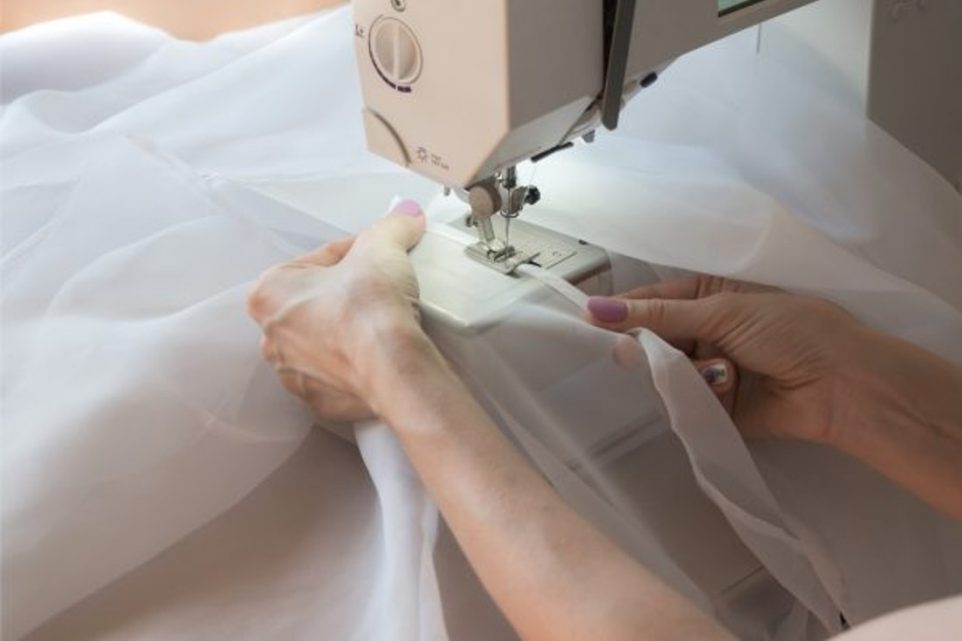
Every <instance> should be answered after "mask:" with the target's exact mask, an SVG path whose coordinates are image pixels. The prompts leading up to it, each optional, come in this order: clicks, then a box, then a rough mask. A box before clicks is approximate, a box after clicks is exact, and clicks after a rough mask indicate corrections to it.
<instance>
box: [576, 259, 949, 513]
mask: <svg viewBox="0 0 962 641" xmlns="http://www.w3.org/2000/svg"><path fill="white" fill-rule="evenodd" d="M588 313H589V315H590V317H591V321H592V322H593V323H594V324H596V325H598V326H600V327H604V328H607V329H611V330H615V331H628V330H631V329H636V328H639V327H643V328H646V329H650V330H652V331H653V332H655V333H656V334H658V335H659V336H661V337H662V338H663V339H665V340H666V341H668V342H670V343H672V344H673V345H674V346H675V347H677V348H679V349H681V350H683V351H685V352H686V353H688V355H689V357H691V358H692V359H693V360H694V362H695V366H696V367H697V368H698V369H699V370H700V371H701V372H702V374H703V376H705V379H706V382H707V383H708V384H709V386H710V387H711V388H712V389H713V391H715V393H716V394H717V395H718V397H719V399H720V400H721V402H722V404H723V405H724V406H725V408H726V409H727V410H728V412H729V414H730V415H731V417H732V419H733V421H734V422H735V424H736V425H737V426H738V428H739V430H740V431H741V432H742V434H744V435H745V436H750V437H776V438H789V439H800V440H806V441H813V442H817V443H823V444H826V445H830V446H833V447H835V448H837V449H840V450H843V451H846V452H848V453H849V454H851V455H853V456H855V457H856V458H859V459H861V460H862V461H864V462H866V463H867V464H869V465H871V466H872V467H874V468H876V469H877V470H878V471H880V472H882V473H883V474H885V475H886V476H888V477H889V478H891V479H892V480H894V481H895V482H897V483H899V484H900V485H902V486H904V487H906V488H907V489H909V490H911V491H913V492H915V493H916V494H917V495H919V496H920V497H921V498H923V499H924V500H926V501H928V502H929V503H931V504H932V505H933V506H935V507H936V508H938V509H940V510H942V511H944V512H946V513H948V514H950V515H952V516H954V517H956V518H962V367H960V366H959V365H956V364H954V363H950V362H949V361H946V360H944V359H942V358H940V357H939V356H937V355H935V354H933V353H931V352H928V351H926V350H924V349H922V348H920V347H918V346H916V345H913V344H911V343H908V342H906V341H903V340H901V339H899V338H896V337H894V336H889V335H886V334H883V333H881V332H878V331H875V330H873V329H871V328H869V327H867V326H865V325H863V324H861V323H860V322H859V321H858V320H856V319H855V318H854V317H853V316H851V315H850V314H849V313H848V312H846V311H845V310H843V309H842V308H841V307H839V306H837V305H835V304H833V303H830V302H827V301H824V300H820V299H817V298H810V297H806V296H798V295H793V294H789V293H786V292H783V291H781V290H777V289H774V288H770V287H762V286H758V285H750V284H746V283H741V282H738V281H733V280H728V279H724V278H715V277H710V276H694V277H689V278H685V279H682V280H677V281H670V282H664V283H658V284H656V285H651V286H648V287H643V288H641V289H637V290H634V291H631V292H628V293H626V294H623V295H621V296H619V297H617V298H593V299H591V300H590V301H589V303H588Z"/></svg>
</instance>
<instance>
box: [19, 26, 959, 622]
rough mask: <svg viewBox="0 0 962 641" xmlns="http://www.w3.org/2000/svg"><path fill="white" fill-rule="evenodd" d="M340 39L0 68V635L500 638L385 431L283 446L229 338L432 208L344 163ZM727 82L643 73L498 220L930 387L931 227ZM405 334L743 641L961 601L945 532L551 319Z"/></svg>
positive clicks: (369, 168)
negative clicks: (361, 240)
mask: <svg viewBox="0 0 962 641" xmlns="http://www.w3.org/2000/svg"><path fill="white" fill-rule="evenodd" d="M350 26H351V21H350V15H349V12H348V11H347V10H337V11H333V12H328V13H323V14H320V15H318V16H315V17H312V18H310V19H305V20H295V21H290V22H286V23H281V24H279V25H271V26H269V27H265V28H262V29H259V30H255V31H251V32H245V33H241V34H233V35H229V36H225V37H222V38H219V39H216V40H214V41H211V42H209V43H204V44H194V43H185V42H179V41H176V40H173V39H171V38H169V37H167V36H166V35H164V34H162V33H159V32H157V31H154V30H151V29H148V28H145V27H142V26H139V25H135V24H132V23H130V22H128V21H125V20H123V19H121V18H118V17H116V16H110V15H99V16H91V17H85V18H80V19H76V20H71V21H65V22H61V23H57V24H55V25H43V26H40V27H37V28H34V29H30V30H26V31H23V32H19V33H14V34H10V35H6V36H4V37H3V38H2V39H0V54H2V60H3V62H2V65H3V71H4V87H3V92H4V94H3V99H4V105H3V113H2V116H0V141H2V142H0V144H2V160H3V165H2V207H3V211H2V217H0V221H2V238H0V242H2V278H3V281H2V286H3V291H2V299H3V319H2V321H3V324H2V340H3V345H2V347H3V361H2V368H3V381H2V389H3V408H2V411H3V513H2V519H3V520H2V526H3V531H2V534H3V541H2V545H3V557H2V561H3V594H2V600H3V634H4V637H5V638H6V637H7V636H9V637H10V638H21V637H24V636H29V638H31V639H62V638H77V639H83V638H98V639H100V638H118V639H120V638H132V637H138V638H155V639H167V638H211V639H221V638H248V639H263V638H292V639H300V638H303V639H316V638H323V639H328V638H330V639H358V640H360V639H397V640H398V641H407V640H420V639H424V640H427V639H441V638H445V637H450V638H452V639H459V640H460V639H473V638H478V639H496V638H505V639H510V638H513V634H512V633H511V631H510V629H509V628H508V627H507V625H506V624H505V622H504V621H503V619H501V617H500V615H498V614H497V612H496V610H495V608H494V606H493V604H492V603H491V602H490V600H489V599H488V598H487V597H486V596H485V595H484V593H483V591H482V590H481V588H480V585H479V584H478V582H477V579H476V578H475V577H474V576H473V574H472V573H471V571H470V569H469V568H468V567H467V565H466V563H465V561H464V559H463V557H462V556H461V553H460V551H459V550H458V549H457V546H456V544H455V543H454V542H453V540H452V538H451V535H450V533H448V532H447V531H446V529H445V528H444V526H443V523H442V522H441V521H440V520H439V515H438V514H437V510H436V508H435V507H434V506H433V504H432V503H431V501H430V499H429V497H428V496H427V495H426V494H425V492H424V491H423V489H422V488H421V486H420V483H419V482H418V480H417V478H416V475H415V474H414V473H413V471H412V470H411V469H410V467H409V466H408V465H407V463H406V461H405V459H404V456H403V453H402V452H401V451H400V449H399V447H398V445H397V442H396V441H395V440H394V439H393V437H392V436H391V434H390V432H389V431H388V430H387V429H386V428H385V427H384V426H379V425H377V424H372V425H364V426H356V429H354V430H351V429H347V432H349V433H350V432H353V436H354V440H355V441H356V443H348V442H345V441H344V440H341V439H340V438H337V437H335V436H333V435H332V434H331V433H330V432H327V431H323V430H314V431H311V429H310V427H311V423H312V418H311V416H310V415H309V413H308V412H307V411H306V409H305V408H303V407H302V406H301V405H300V404H298V403H297V402H296V401H295V400H294V399H292V398H290V397H289V396H287V395H286V393H285V392H284V391H283V390H282V388H281V387H280V386H279V385H278V384H277V382H276V381H275V380H274V377H273V372H271V371H270V369H269V368H268V367H266V366H265V365H263V364H262V363H261V362H260V358H259V353H258V346H257V345H258V331H257V328H256V327H255V326H254V324H253V323H252V322H251V321H249V320H248V319H247V317H246V314H245V312H244V300H245V296H246V293H247V290H248V288H249V287H250V285H251V283H252V281H253V279H254V278H256V276H257V275H258V274H259V273H260V271H262V270H263V269H265V268H267V267H268V266H270V265H272V264H274V263H276V262H278V261H282V260H285V259H287V258H290V257H292V256H294V255H296V254H298V253H299V252H302V251H304V250H306V249H309V248H311V247H313V246H315V245H316V244H317V243H320V242H323V241H325V240H329V239H333V238H336V237H340V236H342V235H344V234H345V233H349V232H354V231H357V230H359V229H362V228H363V227H365V226H366V225H367V224H369V223H370V222H371V221H372V220H374V219H375V218H376V217H377V216H379V215H380V214H381V212H383V211H384V209H385V208H386V206H387V203H388V202H389V201H390V199H391V198H392V197H393V196H395V195H397V194H401V195H405V196H410V197H415V198H419V199H421V200H422V202H425V203H431V208H430V209H431V216H432V220H433V222H434V223H435V224H437V225H440V224H442V223H443V222H444V221H446V220H448V219H450V218H452V217H454V216H456V215H458V214H459V213H460V211H461V206H460V205H459V204H458V203H456V202H454V201H452V200H446V199H442V198H439V197H437V188H436V187H435V186H434V185H431V184H429V183H427V182H426V181H423V180H421V179H418V178H416V177H414V176H411V175H408V174H406V173H404V172H401V171H400V170H398V169H396V168H394V167H393V166H391V165H389V164H388V163H386V162H382V161H380V160H378V159H376V158H374V157H372V156H370V155H368V154H367V153H366V152H365V151H364V145H363V135H362V132H361V128H360V118H359V117H358V113H359V109H360V100H359V96H358V93H357V88H356V78H355V70H354V63H353V58H352V56H353V53H352V48H351V29H350ZM751 52H752V48H751V46H750V43H749V42H748V41H747V40H746V39H745V37H744V36H736V37H734V38H732V39H729V40H727V41H725V42H722V43H718V44H716V45H714V46H712V47H709V48H707V49H704V50H701V51H699V52H696V53H695V54H692V55H691V56H689V57H687V58H685V59H683V60H681V61H679V62H678V63H676V65H674V66H673V67H672V68H671V69H669V71H668V73H666V74H665V77H664V78H663V79H662V82H661V84H660V85H659V86H656V87H655V88H653V89H652V90H650V91H649V92H647V95H645V96H641V97H640V98H639V99H638V100H637V101H636V104H634V105H632V106H631V107H630V108H629V110H628V112H627V113H626V116H625V122H624V126H623V127H622V129H620V130H619V132H618V133H617V134H614V135H603V136H600V137H599V142H598V143H596V144H595V145H593V146H590V147H582V148H579V149H577V150H574V151H571V152H567V153H565V154H559V155H557V156H555V157H553V158H552V159H551V160H550V161H548V162H546V163H543V164H542V165H541V166H539V168H538V170H537V171H538V173H537V183H538V185H539V187H540V188H541V190H542V192H543V194H544V195H545V199H544V202H543V203H542V204H541V205H540V206H539V207H537V208H533V209H532V210H531V211H530V212H529V213H527V214H526V216H527V217H528V219H529V220H531V221H533V222H539V223H541V224H544V225H546V226H549V227H551V228H553V229H556V230H559V231H563V232H565V233H568V234H571V235H573V236H576V237H579V238H584V239H586V240H589V241H591V242H594V243H595V244H598V245H601V246H603V247H606V248H609V249H610V250H611V251H612V252H613V253H614V254H615V255H614V259H613V281H614V284H615V287H616V288H619V289H621V288H623V287H628V286H631V285H632V284H637V283H638V282H642V281H650V280H653V279H655V278H659V277H667V276H669V275H673V274H677V273H679V272H681V271H684V270H698V271H707V272H711V273H715V274H721V275H729V276H733V277H738V278H745V279H749V280H755V281H759V282H764V283H768V284H772V285H777V286H781V287H785V288H788V289H791V290H794V291H800V292H806V293H813V294H817V295H820V296H824V297H827V298H830V299H832V300H835V301H837V302H839V303H840V304H842V305H844V306H846V307H847V308H848V309H850V310H851V311H852V312H853V313H855V314H856V315H858V316H859V317H860V318H862V319H863V320H865V321H866V322H868V323H870V324H872V325H874V326H876V327H879V328H881V329H884V330H886V331H889V332H892V333H895V334H897V335H900V336H903V337H905V338H907V339H909V340H912V341H915V342H917V343H919V344H921V345H923V346H925V347H927V348H929V349H932V350H934V351H936V352H938V353H940V354H942V355H943V356H945V357H947V358H950V359H953V360H956V361H959V362H962V281H960V279H959V278H958V273H959V270H960V268H962V201H960V198H959V195H958V194H957V193H955V192H954V191H952V189H951V188H950V187H949V185H948V184H946V183H945V182H944V181H942V180H941V179H940V178H939V177H938V176H937V175H936V174H935V172H933V171H932V170H931V169H930V168H928V167H927V166H925V165H924V164H923V163H921V161H919V160H918V159H916V158H914V157H913V156H912V155H911V154H909V153H908V152H907V151H906V150H904V149H903V148H901V147H900V146H899V145H898V144H897V143H896V142H894V141H893V140H892V139H890V138H889V137H888V136H886V135H885V134H884V133H882V132H881V131H879V130H878V129H877V128H875V127H874V126H873V125H871V124H870V123H868V122H866V121H865V120H864V119H863V118H862V117H861V116H860V115H859V114H858V113H857V110H856V109H854V108H853V107H852V106H851V105H847V104H845V103H844V101H841V100H839V99H836V98H835V97H833V96H831V95H829V94H827V93H826V92H825V91H823V90H822V89H820V88H819V87H816V86H812V85H810V84H807V83H806V82H804V81H803V80H801V79H799V78H795V77H793V76H792V75H791V74H790V73H789V72H787V71H786V70H784V69H780V68H777V67H775V66H774V65H773V64H771V63H766V62H764V61H761V60H759V59H757V58H756V57H754V56H753V55H752V53H751ZM100 59H102V60H103V61H104V62H103V64H97V61H98V60H100ZM430 329H431V331H432V334H433V335H434V337H435V338H436V339H437V341H438V342H439V344H440V345H441V346H442V348H443V349H444V350H445V352H446V354H447V355H448V357H449V358H450V359H451V360H452V362H453V363H454V364H455V366H456V367H457V369H458V370H459V372H460V373H461V374H462V376H463V378H464V379H465V380H466V382H467V383H468V385H469V386H470V387H471V388H472V390H473V391H474V393H475V394H476V395H477V397H478V398H479V400H480V401H481V402H482V403H483V404H484V405H485V407H486V408H487V409H488V410H489V411H490V412H491V414H492V416H493V417H494V418H495V419H496V420H497V422H498V423H499V425H500V426H501V427H502V429H503V430H505V432H506V433H508V434H509V435H510V436H511V437H512V439H513V440H514V441H515V443H516V444H517V445H518V447H519V448H521V450H522V451H524V452H525V453H526V455H527V456H528V457H529V458H530V460H531V461H532V463H533V464H534V465H536V466H537V467H538V468H539V470H540V471H541V472H542V473H543V474H545V476H546V477H547V478H548V479H549V480H550V481H551V482H552V483H553V484H554V485H555V487H556V488H557V489H558V491H559V492H560V493H561V495H562V496H563V497H564V498H565V499H566V500H567V501H569V502H570V503H571V504H572V505H573V506H574V507H575V508H576V509H578V510H579V511H581V512H582V513H583V514H585V515H586V516H587V517H588V518H590V519H591V520H592V521H593V522H594V523H595V524H596V525H597V526H598V527H600V528H602V529H604V530H605V531H606V532H607V533H609V534H610V535H611V536H612V537H613V538H614V539H615V540H617V541H618V542H619V543H620V544H621V545H623V546H624V547H625V549H626V550H628V551H629V552H631V553H632V554H633V555H635V556H636V557H637V558H638V559H639V560H640V561H642V562H644V563H645V564H646V565H648V566H649V567H651V568H652V569H653V570H655V571H656V572H657V573H658V574H659V575H661V576H662V577H663V578H664V579H665V580H666V581H668V582H669V583H670V584H672V585H673V586H675V587H676V588H677V589H679V590H680V591H682V592H683V593H685V594H686V595H688V596H689V597H690V598H692V599H693V600H694V601H695V602H696V603H698V604H699V605H700V606H702V607H704V608H705V609H707V610H709V611H711V612H713V613H715V614H716V615H717V616H718V617H719V618H720V619H721V620H722V621H723V622H724V623H725V624H726V625H728V626H730V627H731V628H732V629H733V630H735V631H737V632H738V633H740V634H742V635H743V636H744V637H745V638H752V639H763V638H777V639H790V640H794V639H807V638H813V639H814V638H824V637H825V635H826V634H827V633H828V632H832V631H836V630H838V629H839V628H840V625H841V624H840V620H841V619H840V617H841V616H842V615H844V617H845V618H846V619H847V620H848V621H849V622H852V623H855V622H859V621H862V620H865V619H868V618H871V617H873V616H875V615H877V614H879V613H882V612H885V611H889V610H891V609H894V608H897V607H900V606H904V605H908V604H913V603H917V602H921V601H924V600H928V599H932V598H936V597H939V596H944V595H948V594H952V593H958V592H960V591H962V527H960V525H959V524H958V523H950V522H949V521H947V520H946V519H943V518H941V517H939V516H938V515H936V514H935V513H933V512H932V511H931V510H930V509H929V508H927V507H926V506H924V505H922V504H921V503H920V502H919V501H917V500H916V499H914V498H913V497H911V496H908V495H907V494H905V493H904V492H901V491H899V490H898V489H896V488H894V487H893V486H892V485H891V484H889V483H888V482H886V481H885V480H884V479H882V478H880V477H879V476H878V475H877V474H875V473H873V472H872V471H870V470H868V469H866V468H865V467H863V466H862V465H860V464H858V463H857V462H855V461H852V460H850V459H848V458H846V457H844V456H842V455H839V454H836V453H833V452H830V451H828V450H826V449H824V448H820V447H816V446H811V445H804V444H798V443H774V442H772V443H752V444H749V445H748V446H746V445H745V444H744V443H743V442H742V441H741V439H740V437H739V436H738V434H737V432H736V430H735V428H734V426H733V425H732V424H731V422H730V421H729V420H728V418H727V417H726V416H725V415H724V413H723V412H722V411H721V409H720V408H719V407H718V405H717V403H715V401H714V399H713V398H712V397H711V396H710V394H709V393H708V391H707V390H706V389H705V388H704V385H703V384H702V383H701V382H700V380H699V378H698V377H697V374H696V373H695V372H694V371H693V370H692V369H691V367H690V366H689V365H688V363H687V361H686V360H685V359H684V358H683V357H682V356H681V355H679V354H677V353H676V352H674V350H672V349H671V348H670V347H668V346H667V345H665V344H664V343H662V342H661V341H660V340H659V339H658V338H657V337H655V336H653V335H650V334H643V335H642V336H641V338H640V341H639V343H638V346H639V347H638V348H639V350H640V352H639V353H640V354H641V355H643V358H641V359H639V366H638V367H636V368H634V369H625V368H623V367H620V366H618V365H617V364H616V363H615V362H614V361H613V359H612V358H611V354H612V351H613V350H614V349H615V346H616V342H617V341H618V340H619V339H618V338H617V337H615V336H612V335H610V334H607V333H605V332H602V331H600V330H598V329H595V328H591V327H588V326H586V325H585V324H584V323H583V321H581V320H580V316H579V310H578V309H577V308H576V306H575V305H574V304H572V302H571V301H569V300H567V299H565V298H564V297H562V296H561V295H558V294H555V293H552V292H551V291H550V290H547V289H545V290H544V292H543V293H542V294H541V295H539V296H536V297H535V298H533V299H531V300H529V301H526V302H524V303H523V304H520V305H518V306H517V307H516V308H515V309H512V310H511V313H510V314H509V315H508V316H506V317H505V318H504V320H503V321H502V322H501V323H500V324H498V325H497V326H496V327H494V328H491V329H489V330H488V331H486V332H484V333H482V334H480V335H476V336H473V337H471V338H470V339H468V338H465V337H464V336H463V335H458V334H455V333H451V332H447V331H445V330H444V328H441V327H431V328H430ZM948 400H949V401H951V400H952V399H948ZM956 400H957V399H956ZM341 431H342V432H343V431H344V430H343V429H342V430H341Z"/></svg>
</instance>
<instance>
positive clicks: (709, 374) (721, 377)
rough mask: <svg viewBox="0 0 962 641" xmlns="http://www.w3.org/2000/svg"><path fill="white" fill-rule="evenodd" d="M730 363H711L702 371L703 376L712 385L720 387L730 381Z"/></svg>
mask: <svg viewBox="0 0 962 641" xmlns="http://www.w3.org/2000/svg"><path fill="white" fill-rule="evenodd" d="M728 376H729V372H728V365H726V364H725V363H715V364H714V365H709V366H708V367H706V368H705V369H703V370H702V371H701V377H702V378H703V379H705V382H706V383H708V384H709V385H710V386H711V387H720V386H722V385H724V384H725V383H727V382H728Z"/></svg>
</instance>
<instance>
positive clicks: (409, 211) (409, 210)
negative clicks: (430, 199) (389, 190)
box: [394, 200, 424, 218]
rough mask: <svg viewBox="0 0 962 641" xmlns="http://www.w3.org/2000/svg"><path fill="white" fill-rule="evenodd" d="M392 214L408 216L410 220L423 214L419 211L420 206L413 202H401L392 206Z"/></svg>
mask: <svg viewBox="0 0 962 641" xmlns="http://www.w3.org/2000/svg"><path fill="white" fill-rule="evenodd" d="M394 213H396V214H402V215H404V216H410V217H411V218H417V217H418V216H421V215H422V214H423V213H424V212H422V211H421V205H419V204H417V203H416V202H414V201H413V200H402V201H401V202H399V203H398V204H397V205H395V206H394Z"/></svg>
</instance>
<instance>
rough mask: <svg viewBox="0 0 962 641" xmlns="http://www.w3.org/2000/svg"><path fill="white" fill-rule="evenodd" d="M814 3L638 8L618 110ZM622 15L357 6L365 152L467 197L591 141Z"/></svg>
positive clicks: (456, 4)
mask: <svg viewBox="0 0 962 641" xmlns="http://www.w3.org/2000/svg"><path fill="white" fill-rule="evenodd" d="M811 1H812V0H745V1H742V2H733V1H731V0H721V1H719V0H696V1H689V2H679V1H677V0H645V1H643V2H638V3H637V8H636V9H635V10H634V17H633V20H632V22H631V25H630V47H629V48H628V49H627V51H625V52H624V53H626V54H627V58H626V59H625V60H624V62H625V68H624V71H623V73H622V74H618V75H619V77H622V76H623V81H622V82H621V83H619V85H618V89H620V90H622V91H623V93H622V94H621V99H620V100H619V101H618V105H617V106H618V110H619V111H620V107H621V106H623V104H624V102H626V101H627V100H628V99H630V98H631V97H632V96H634V95H635V94H637V93H638V92H639V91H640V90H641V89H642V85H643V84H644V85H645V86H648V85H649V84H650V83H652V82H654V81H655V80H656V79H657V74H659V73H660V72H661V71H663V70H664V68H665V67H666V66H667V65H668V64H670V63H671V61H672V60H674V59H675V58H677V57H679V56H681V55H683V54H685V53H687V52H689V51H691V50H693V49H696V48H698V47H700V46H702V45H704V44H707V43H709V42H712V41H715V40H717V39H719V38H722V37H724V36H726V35H729V34H731V33H734V32H735V31H739V30H741V29H745V28H747V27H750V26H752V25H755V24H758V23H759V22H762V21H764V20H767V19H769V18H772V17H774V16H777V15H779V14H781V13H784V12H786V11H788V10H790V9H794V8H796V7H799V6H801V5H804V4H807V3H809V2H811ZM625 4H634V2H631V3H626V2H624V0H620V1H619V0H614V1H612V0H595V1H590V0H482V1H480V2H479V1H478V0H416V1H415V0H410V1H406V0H394V1H392V2H388V1H387V0H356V1H355V2H354V16H355V36H356V38H355V43H356V50H357V57H358V63H359V67H360V77H361V86H362V91H363V95H364V102H365V109H364V123H365V127H366V131H367V138H368V145H369V147H370V149H371V150H372V151H374V152H375V153H377V154H380V155H381V156H384V157H385V158H388V159H390V160H393V161H394V162H397V163H398V164H401V165H403V166H405V167H408V168H410V169H411V170H413V171H416V172H418V173H419V174H422V175H424V176H427V177H429V178H431V179H433V180H435V181H436V182H438V183H440V184H442V185H445V186H447V187H452V188H468V187H471V186H473V185H475V184H477V183H479V182H481V181H484V180H485V179H487V178H489V177H491V176H493V175H495V174H497V173H498V172H501V171H503V170H505V169H506V168H508V167H511V166H514V165H517V164H518V163H520V162H522V161H525V160H528V159H531V158H537V157H538V156H539V155H541V154H544V153H546V152H550V151H551V150H553V149H555V148H557V147H558V146H560V145H563V144H565V143H566V142H568V141H571V140H574V139H576V138H579V137H583V136H585V135H587V134H590V133H591V132H593V131H594V130H596V129H597V128H598V127H599V126H601V125H602V108H603V99H604V93H605V90H606V87H605V84H606V76H607V75H608V74H610V73H611V72H612V69H611V65H609V64H608V58H609V51H610V57H611V58H614V57H616V56H617V55H618V53H619V52H618V51H617V49H618V48H619V45H618V43H617V42H614V41H616V40H617V38H616V36H615V35H614V34H613V31H614V30H616V29H617V27H616V26H614V25H613V24H612V23H613V22H614V21H615V19H616V17H615V16H616V14H617V8H618V7H619V5H625ZM606 25H607V26H606ZM613 42H614V45H613ZM653 74H654V75H653ZM608 124H611V123H608Z"/></svg>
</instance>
